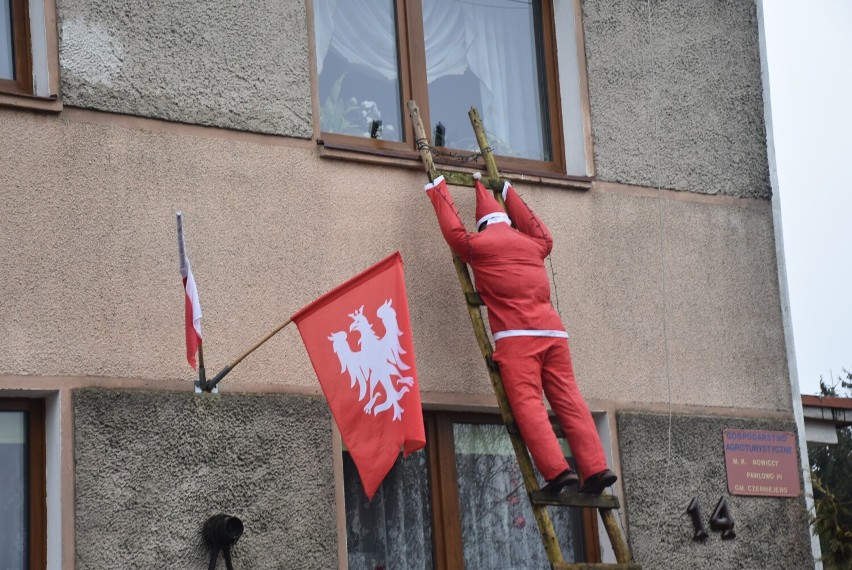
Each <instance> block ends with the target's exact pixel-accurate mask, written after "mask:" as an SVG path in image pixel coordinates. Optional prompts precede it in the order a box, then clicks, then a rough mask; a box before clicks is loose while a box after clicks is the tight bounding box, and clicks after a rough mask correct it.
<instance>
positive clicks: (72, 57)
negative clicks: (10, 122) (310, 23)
mask: <svg viewBox="0 0 852 570" xmlns="http://www.w3.org/2000/svg"><path fill="white" fill-rule="evenodd" d="M57 12H58V17H59V35H60V41H59V59H60V76H61V80H62V100H63V102H64V104H65V105H72V106H79V107H88V108H92V109H100V110H104V111H112V112H116V113H125V114H131V115H140V116H144V117H156V118H160V119H168V120H171V121H179V122H184V123H197V124H201V125H213V126H219V127H227V128H233V129H240V130H247V131H255V132H264V133H275V134H280V135H290V136H295V137H303V138H308V137H310V136H311V133H312V131H311V128H312V127H311V121H312V119H311V91H310V75H309V69H308V68H309V62H308V35H307V21H306V14H305V2H304V1H303V0H280V1H276V0H262V1H253V2H240V1H236V0H224V1H218V0H217V1H216V2H208V1H203V0H191V1H186V0H158V1H157V2H114V1H113V0H58V1H57Z"/></svg>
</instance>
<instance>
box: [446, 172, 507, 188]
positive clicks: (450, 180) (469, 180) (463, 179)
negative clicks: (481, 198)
mask: <svg viewBox="0 0 852 570" xmlns="http://www.w3.org/2000/svg"><path fill="white" fill-rule="evenodd" d="M438 174H439V175H441V176H443V177H444V178H445V179H446V180H447V184H449V185H450V186H469V187H471V188H473V185H474V181H473V174H469V173H467V172H443V171H438ZM480 182H482V185H483V186H485V187H486V188H491V189H492V190H498V191H499V190H503V184H505V182H506V181H505V180H503V179H502V178H487V177H485V176H483V177H482V178H481V179H480Z"/></svg>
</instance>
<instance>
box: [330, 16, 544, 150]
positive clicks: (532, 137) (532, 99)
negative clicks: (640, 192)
mask: <svg viewBox="0 0 852 570" xmlns="http://www.w3.org/2000/svg"><path fill="white" fill-rule="evenodd" d="M492 4H494V6H493V7H490V8H489V7H487V6H483V5H482V3H472V2H463V1H459V0H423V27H424V35H425V41H426V54H427V55H426V60H427V61H426V65H427V69H426V76H427V81H428V82H429V83H432V82H434V81H435V80H437V79H440V78H441V77H444V76H447V75H462V74H464V73H465V71H467V70H468V69H469V70H470V71H471V73H473V74H474V75H475V76H476V78H477V79H478V80H479V84H480V98H481V102H482V103H481V105H482V106H481V108H480V109H479V110H480V112H481V114H482V117H483V120H484V121H485V124H486V125H487V127H488V130H489V133H490V134H491V135H492V136H495V137H497V138H499V139H502V140H504V141H511V143H512V146H517V147H518V148H519V149H527V148H538V147H539V146H540V144H541V140H540V131H538V130H537V129H533V130H532V131H531V130H530V120H533V121H535V122H537V123H538V124H540V117H541V114H540V108H539V98H538V86H537V84H534V83H533V84H532V85H531V82H536V81H537V77H538V75H537V70H536V69H535V59H534V57H530V56H531V55H534V54H535V50H534V46H533V45H532V41H533V38H532V34H533V33H534V32H533V31H532V30H531V29H530V10H531V6H530V5H529V4H528V3H525V2H519V1H518V0H492ZM314 12H315V20H316V45H317V61H318V67H319V70H318V71H319V73H322V66H323V60H324V59H325V56H326V54H327V53H328V50H329V49H333V50H334V51H336V52H337V53H338V54H340V56H341V57H343V58H344V59H345V60H346V61H348V62H349V63H351V64H355V65H362V66H364V67H366V68H368V69H370V70H372V71H373V72H374V73H376V74H378V75H379V76H381V77H383V78H385V79H390V80H395V79H396V78H397V62H396V53H397V52H396V31H395V21H394V18H395V16H394V12H393V7H392V4H391V2H390V1H387V2H381V3H380V2H376V1H375V0H343V1H340V0H322V1H317V2H315V3H314ZM518 30H521V33H517V31H518ZM519 42H523V43H522V44H521V43H519Z"/></svg>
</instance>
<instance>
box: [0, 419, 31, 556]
mask: <svg viewBox="0 0 852 570" xmlns="http://www.w3.org/2000/svg"><path fill="white" fill-rule="evenodd" d="M25 422H26V414H25V413H24V412H0V568H2V569H4V570H7V569H8V570H18V569H20V570H24V568H26V567H27V565H28V563H27V542H28V536H27V524H28V521H27V506H28V505H27V459H26V458H27V455H26V452H27V442H26V423H25Z"/></svg>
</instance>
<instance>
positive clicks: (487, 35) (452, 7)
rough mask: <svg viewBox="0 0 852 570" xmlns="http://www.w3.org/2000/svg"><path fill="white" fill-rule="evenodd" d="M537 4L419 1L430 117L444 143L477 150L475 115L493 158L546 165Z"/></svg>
mask: <svg viewBox="0 0 852 570" xmlns="http://www.w3.org/2000/svg"><path fill="white" fill-rule="evenodd" d="M540 6H541V0H531V1H530V0H476V2H458V1H456V0H423V28H424V35H425V36H426V38H425V39H426V68H427V70H426V75H427V81H428V83H429V119H430V121H431V123H432V134H433V141H434V140H435V139H436V137H435V136H434V135H435V127H436V126H437V125H438V123H441V125H442V126H443V128H444V129H445V130H446V134H445V143H444V146H448V147H452V148H457V149H470V150H479V148H478V146H477V144H476V139H475V138H474V136H473V131H472V129H471V128H470V120H469V119H468V116H467V112H468V109H470V107H471V106H474V107H476V108H477V109H478V110H479V113H480V115H481V116H482V120H483V122H484V123H485V129H486V133H487V135H488V142H489V143H490V144H491V146H492V148H494V150H495V152H496V153H498V154H502V155H506V156H516V157H521V158H529V159H534V160H552V158H553V157H552V154H553V153H552V151H551V148H550V135H549V131H548V129H547V124H548V119H547V110H546V109H547V105H546V99H545V97H546V93H547V89H546V81H545V76H544V70H543V64H542V59H543V58H542V56H541V39H542V26H541V9H540Z"/></svg>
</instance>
